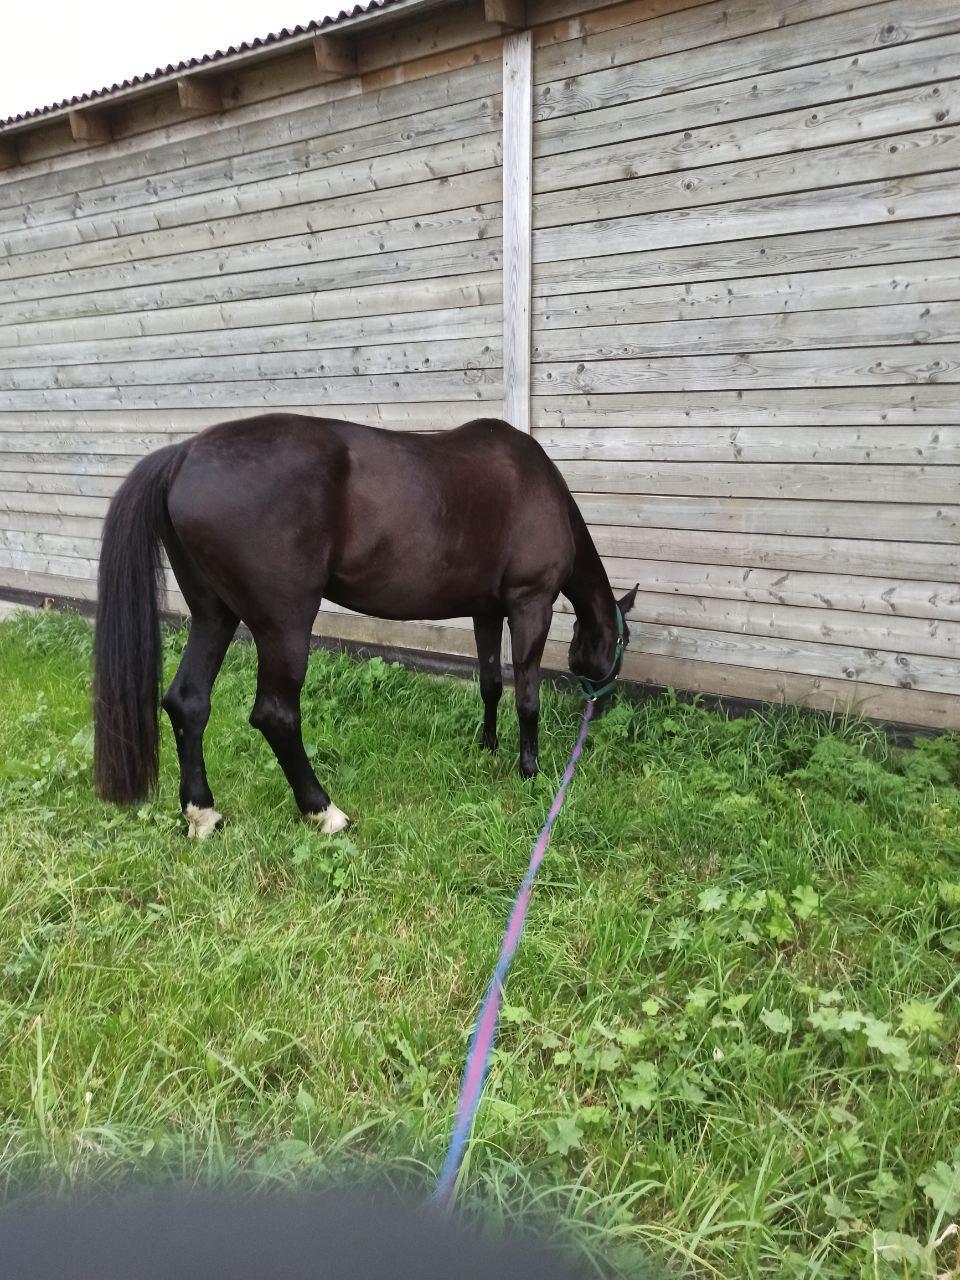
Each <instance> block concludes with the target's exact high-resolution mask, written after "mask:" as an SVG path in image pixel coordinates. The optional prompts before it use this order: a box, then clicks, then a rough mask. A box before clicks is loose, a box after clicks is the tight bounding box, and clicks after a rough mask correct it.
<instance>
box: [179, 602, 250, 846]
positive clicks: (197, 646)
mask: <svg viewBox="0 0 960 1280" xmlns="http://www.w3.org/2000/svg"><path fill="white" fill-rule="evenodd" d="M187 603H188V604H190V606H191V610H192V616H191V622H190V636H189V638H188V640H187V644H186V648H185V649H184V651H183V657H182V658H181V659H180V666H179V668H178V669H177V674H176V675H175V676H174V679H173V683H172V684H171V686H170V688H169V689H168V690H167V692H166V695H165V697H164V699H163V707H164V710H165V711H166V713H167V715H168V716H169V717H170V723H171V724H172V725H173V735H174V740H175V742H176V744H177V755H178V756H179V759H180V808H181V809H182V811H183V815H184V817H185V818H186V819H187V824H188V832H189V834H190V835H191V836H197V837H199V838H200V839H203V837H204V836H208V835H209V834H210V832H211V831H214V830H215V829H216V828H217V827H219V826H221V825H222V820H221V817H220V814H219V813H217V811H216V810H215V809H214V807H213V795H212V793H211V791H210V787H209V785H208V783H207V772H206V768H205V766H204V760H203V731H204V729H205V728H206V727H207V721H208V720H209V718H210V692H211V690H212V688H213V682H214V681H215V680H216V678H217V673H218V671H219V670H220V666H221V664H222V663H223V658H224V654H225V653H226V652H227V646H228V645H229V644H230V641H231V639H232V638H233V633H234V632H235V631H236V629H237V617H236V614H234V613H231V612H230V610H229V609H228V608H227V606H226V605H225V604H223V603H222V602H221V601H220V600H219V599H218V598H217V597H216V596H215V595H213V593H212V592H210V593H207V592H197V591H191V593H190V598H188V600H187Z"/></svg>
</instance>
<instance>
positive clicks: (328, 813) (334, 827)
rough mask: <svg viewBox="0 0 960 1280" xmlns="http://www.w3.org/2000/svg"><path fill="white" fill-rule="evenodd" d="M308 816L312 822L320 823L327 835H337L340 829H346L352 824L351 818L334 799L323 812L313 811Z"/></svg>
mask: <svg viewBox="0 0 960 1280" xmlns="http://www.w3.org/2000/svg"><path fill="white" fill-rule="evenodd" d="M307 816H308V817H309V819H310V821H311V822H316V823H319V826H320V830H321V831H322V832H323V834H324V835H325V836H333V835H336V834H337V832H338V831H345V830H346V829H347V827H349V825H350V819H349V818H348V817H347V815H346V814H345V813H344V812H343V811H342V810H341V809H338V808H337V806H336V805H335V804H334V803H333V801H332V800H331V801H330V803H329V804H328V805H327V807H326V808H325V809H324V811H323V813H311V814H308V815H307Z"/></svg>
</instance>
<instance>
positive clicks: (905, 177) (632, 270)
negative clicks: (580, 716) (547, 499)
mask: <svg viewBox="0 0 960 1280" xmlns="http://www.w3.org/2000/svg"><path fill="white" fill-rule="evenodd" d="M618 11H619V12H620V13H621V14H622V15H623V17H624V18H625V19H628V20H629V21H628V22H624V23H620V24H618V25H616V26H614V25H609V26H606V27H603V26H594V27H593V28H590V27H589V21H590V19H589V17H588V18H587V20H586V21H585V29H584V31H583V32H582V33H581V34H579V35H578V36H576V37H575V38H572V39H569V40H566V41H562V42H559V43H558V42H553V41H550V42H543V41H538V40H537V33H536V31H535V33H534V39H535V52H534V103H533V110H534V135H533V150H534V168H533V299H532V314H533V339H532V348H533V352H532V359H533V374H532V393H533V399H532V405H533V408H532V420H533V430H534V434H535V436H536V438H538V439H539V440H540V442H541V443H542V444H543V445H544V447H545V448H546V449H547V451H548V452H549V453H550V454H551V456H552V457H554V458H555V459H556V461H557V462H558V465H559V466H560V468H561V470H562V471H563V472H564V474H565V475H566V477H567V479H568V481H569V483H570V485H571V487H572V488H573V490H574V491H575V493H576V494H577V497H578V501H579V502H580V504H581V507H582V509H583V510H584V512H585V514H586V516H587V519H588V522H589V523H590V525H591V527H592V528H593V531H594V535H595V537H596V539H597V542H598V545H599V547H600V550H601V552H602V554H603V555H604V556H605V558H606V562H607V565H608V569H609V570H610V573H611V577H612V579H613V580H614V582H615V583H616V584H617V585H619V586H622V587H626V586H628V585H630V584H632V583H633V582H637V581H639V583H640V594H639V596H638V600H637V607H636V609H635V610H634V613H633V615H632V618H631V622H632V623H633V637H632V641H631V650H630V657H629V663H628V666H629V670H630V673H631V674H632V675H634V676H637V677H639V678H641V679H642V678H646V679H649V680H651V681H653V682H660V683H667V684H671V685H675V686H677V687H679V688H684V689H700V690H703V691H707V692H714V693H723V694H727V695H733V696H742V697H763V696H767V697H770V696H772V697H783V698H786V699H788V700H792V701H802V702H810V703H812V704H813V705H817V706H821V707H822V706H827V707H830V706H852V707H856V708H859V709H861V710H864V711H867V712H868V713H869V714H873V715H880V716H883V717H886V718H890V719H899V720H905V721H913V722H917V723H929V724H935V725H939V726H953V727H958V726H960V699H958V698H957V696H956V695H957V694H958V693H960V648H958V642H960V629H958V627H960V465H958V464H960V395H958V390H960V388H958V387H957V383H958V382H960V177H958V170H960V127H958V126H960V78H958V74H960V70H958V69H960V57H958V55H960V10H958V8H957V6H956V5H955V4H953V3H946V2H941V0H932V2H931V3H926V2H925V3H924V4H922V5H918V4H912V3H905V2H904V0H882V2H879V3H870V4H867V3H863V2H862V0H860V2H858V0H781V2H780V3H764V4H752V3H749V2H747V0H744V2H743V3H735V4H725V3H698V4H692V5H691V4H684V5H681V4H679V3H676V0H674V3H670V2H669V0H667V2H665V3H661V4H657V5H649V4H647V5H632V6H631V5H629V4H627V5H621V6H619V7H618V10H609V11H602V12H604V13H607V12H609V13H611V14H612V13H615V12H618ZM598 16H599V15H596V14H595V15H592V17H593V19H596V18H597V17H598ZM567 625H568V622H567V619H566V617H565V616H564V615H563V614H560V613H558V617H557V625H556V628H555V633H556V638H557V640H561V639H562V638H563V637H564V635H565V634H566V629H567Z"/></svg>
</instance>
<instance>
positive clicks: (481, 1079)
mask: <svg viewBox="0 0 960 1280" xmlns="http://www.w3.org/2000/svg"><path fill="white" fill-rule="evenodd" d="M595 704H596V698H595V697H588V698H587V704H586V706H585V707H584V709H583V722H582V723H581V725H580V733H579V734H578V735H577V741H576V744H575V746H574V748H573V751H572V752H571V754H570V759H569V760H568V761H567V767H566V769H565V770H564V773H563V778H562V779H561V781H560V786H559V789H558V790H557V794H556V795H555V796H554V798H553V804H552V805H551V806H550V812H549V814H548V815H547V820H546V822H545V823H544V824H543V826H542V827H541V829H540V834H539V835H538V836H537V840H536V844H534V846H533V852H532V853H531V855H530V865H529V866H528V867H527V874H526V875H525V876H524V877H523V883H522V884H521V885H520V890H519V892H518V893H517V896H516V898H515V899H514V903H513V907H512V908H511V911H510V918H509V920H508V921H507V928H506V932H505V933H504V935H503V941H502V942H501V944H500V956H499V958H498V960H497V967H496V968H495V969H494V971H493V977H492V978H491V979H490V985H489V986H488V987H487V994H486V995H485V996H484V997H483V1004H482V1005H481V1006H480V1013H479V1015H478V1017H477V1021H476V1024H475V1026H474V1029H473V1037H472V1039H471V1041H470V1048H469V1050H468V1051H467V1061H466V1065H465V1066H464V1069H463V1079H462V1080H461V1082H460V1096H459V1098H458V1100H457V1114H456V1117H455V1119H454V1122H453V1133H452V1134H451V1136H450V1146H449V1148H448V1150H447V1156H446V1159H445V1160H444V1162H443V1168H442V1169H441V1170H440V1174H439V1176H438V1178H437V1185H436V1186H435V1187H434V1190H433V1195H432V1196H431V1202H432V1203H433V1204H435V1205H437V1206H439V1207H440V1208H441V1209H444V1210H446V1211H449V1210H450V1209H451V1208H452V1207H453V1202H454V1199H455V1197H456V1190H457V1178H458V1175H459V1173H460V1166H461V1164H462V1163H463V1155H464V1151H465V1150H466V1146H467V1140H468V1138H469V1137H470V1131H471V1129H472V1128H473V1121H474V1118H475V1117H476V1114H477V1108H478V1107H479V1106H480V1098H481V1096H482V1094H483V1086H484V1083H485V1082H486V1078H487V1072H488V1071H489V1069H490V1057H491V1054H492V1053H493V1045H494V1041H495V1040H496V1038H497V1022H498V1019H499V1017H500V1005H501V1003H502V1002H503V988H504V985H505V984H506V981H507V974H508V973H509V972H510V962H511V961H512V960H513V957H514V955H515V954H516V950H517V944H518V943H519V941H520V935H521V934H522V933H523V926H524V924H525V923H526V918H527V908H528V907H529V905H530V898H531V897H532V895H533V881H534V878H535V877H536V874H537V872H538V870H539V869H540V864H541V862H542V861H543V855H544V854H545V853H546V851H547V846H548V845H549V843H550V830H551V828H552V827H553V824H554V822H556V820H557V816H558V814H559V813H560V810H561V808H562V807H563V797H564V794H565V792H566V790H567V784H568V783H569V781H570V779H571V778H572V777H573V771H574V769H576V767H577V761H578V760H579V759H580V753H581V752H582V751H583V744H584V742H586V740H587V730H588V729H589V727H590V718H591V717H592V715H593V708H594V705H595Z"/></svg>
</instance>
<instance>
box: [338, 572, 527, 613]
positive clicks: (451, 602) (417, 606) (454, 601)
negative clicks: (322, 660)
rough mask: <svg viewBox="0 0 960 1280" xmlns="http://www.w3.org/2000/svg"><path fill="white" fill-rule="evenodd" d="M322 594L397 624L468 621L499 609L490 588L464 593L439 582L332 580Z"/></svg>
mask: <svg viewBox="0 0 960 1280" xmlns="http://www.w3.org/2000/svg"><path fill="white" fill-rule="evenodd" d="M325 595H326V598H327V599H328V600H331V601H332V602H333V603H334V604H339V605H342V606H343V607H344V608H345V609H353V610H354V611H355V612H356V613H368V614H371V615H373V616H374V617H376V618H390V619H393V620H396V621H398V622H410V621H414V620H415V619H419V618H433V619H440V618H469V617H472V616H473V615H474V614H477V613H487V612H496V611H497V610H499V609H501V608H502V604H501V602H500V599H499V593H498V592H497V591H496V590H494V589H491V588H490V587H486V588H481V587H480V586H479V584H478V585H476V586H474V587H473V588H472V589H470V590H468V591H464V590H463V588H462V586H461V587H454V586H453V584H444V583H442V582H441V583H432V584H431V583H409V582H407V583H405V582H402V581H394V582H392V583H389V584H387V583H381V584H378V585H377V586H375V587H371V586H370V585H364V584H359V583H357V584H354V585H353V586H350V585H348V584H345V583H341V582H338V581H337V580H336V579H332V580H331V581H330V583H329V584H328V587H327V591H326V592H325Z"/></svg>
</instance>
